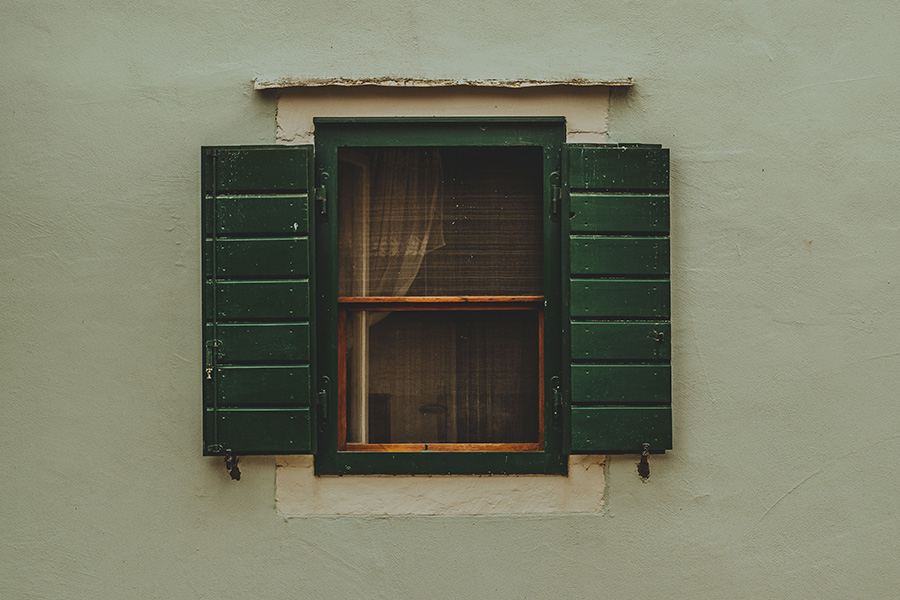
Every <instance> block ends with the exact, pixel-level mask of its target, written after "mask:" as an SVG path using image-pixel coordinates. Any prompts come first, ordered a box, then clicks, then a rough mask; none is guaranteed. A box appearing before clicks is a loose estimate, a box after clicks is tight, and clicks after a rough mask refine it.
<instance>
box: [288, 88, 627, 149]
mask: <svg viewBox="0 0 900 600" xmlns="http://www.w3.org/2000/svg"><path fill="white" fill-rule="evenodd" d="M608 114H609V89H608V88H605V87H564V86H558V87H538V88H522V89H505V88H471V87H459V88H456V87H448V88H439V89H427V88H372V87H369V88H346V87H322V88H290V89H286V90H283V91H280V92H278V106H277V113H276V119H275V124H276V139H277V141H278V143H281V144H311V143H312V142H313V118H314V117H508V116H514V117H560V116H561V117H565V118H566V130H567V132H568V133H567V137H568V141H569V142H577V143H592V142H593V143H602V142H606V141H607V130H608V129H607V124H608V121H607V117H608Z"/></svg>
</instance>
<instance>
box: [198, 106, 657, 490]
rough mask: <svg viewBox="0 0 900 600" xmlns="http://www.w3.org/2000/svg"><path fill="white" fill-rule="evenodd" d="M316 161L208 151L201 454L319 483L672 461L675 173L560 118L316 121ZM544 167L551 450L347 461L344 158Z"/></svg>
mask: <svg viewBox="0 0 900 600" xmlns="http://www.w3.org/2000/svg"><path fill="white" fill-rule="evenodd" d="M314 122H315V145H314V146H238V147H207V148H204V149H203V170H202V192H203V196H202V198H203V223H204V225H203V227H204V242H203V322H204V327H203V329H204V337H203V339H204V348H203V357H204V358H203V364H204V369H203V373H202V376H203V382H204V383H203V391H204V393H203V397H204V403H203V412H204V418H203V429H204V444H203V451H204V453H205V454H207V455H222V454H226V455H227V454H231V455H238V454H240V455H244V454H315V455H316V456H315V472H316V474H319V475H334V474H337V475H346V474H507V473H508V474H525V473H533V474H565V473H566V471H567V455H568V454H637V453H640V452H641V450H642V445H643V444H649V445H650V450H651V452H662V451H665V450H667V449H670V448H671V447H672V426H671V423H672V417H671V372H670V368H669V364H670V347H671V335H670V334H671V329H670V325H669V314H670V309H669V293H670V292H669V218H668V215H669V198H668V185H669V160H668V151H667V150H665V149H662V148H660V147H659V146H653V145H617V144H598V145H576V144H566V143H565V121H564V119H563V118H562V117H545V118H518V117H514V118H357V119H346V118H337V119H335V118H317V119H315V120H314ZM366 146H371V147H385V146H397V147H401V146H405V147H409V146H431V147H450V146H458V147H469V146H473V147H474V146H488V147H496V146H507V147H509V146H528V147H538V148H540V149H541V155H542V173H541V178H542V194H543V207H542V208H543V213H542V214H543V277H544V306H543V309H542V310H543V317H542V318H543V350H542V357H543V390H542V410H543V415H542V426H543V446H542V448H541V449H540V450H529V451H521V452H519V451H502V450H501V451H475V452H470V451H433V450H419V451H410V452H395V451H377V452H375V451H372V452H369V451H360V450H354V451H339V450H338V447H339V446H338V437H339V432H338V419H337V417H338V401H339V399H338V397H337V396H338V394H337V381H338V362H339V361H338V343H337V340H338V314H339V311H338V305H337V254H338V253H337V231H338V230H337V207H336V201H337V198H338V191H337V182H338V176H337V174H338V172H337V168H338V159H337V156H338V149H339V148H341V147H366Z"/></svg>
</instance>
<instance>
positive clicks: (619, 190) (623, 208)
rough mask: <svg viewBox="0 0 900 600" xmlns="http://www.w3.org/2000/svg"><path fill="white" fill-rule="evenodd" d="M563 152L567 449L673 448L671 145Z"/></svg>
mask: <svg viewBox="0 0 900 600" xmlns="http://www.w3.org/2000/svg"><path fill="white" fill-rule="evenodd" d="M566 153H567V156H566V158H567V164H568V175H569V177H568V189H569V209H570V215H571V219H570V220H569V223H568V225H567V226H565V227H566V228H567V229H568V231H566V232H564V239H565V240H566V241H567V242H568V247H567V248H565V249H564V253H563V254H564V258H563V261H564V263H565V268H566V269H567V273H566V274H565V277H566V278H567V279H568V285H569V289H568V290H566V291H567V292H568V302H564V305H567V307H568V314H567V315H566V316H567V319H566V327H567V328H568V331H566V332H565V334H564V335H565V339H564V347H565V350H567V351H568V352H569V356H568V358H569V365H570V370H569V372H568V373H567V374H565V375H564V378H567V379H568V381H565V380H564V385H563V387H564V390H565V392H566V395H567V398H566V400H567V402H566V406H567V408H568V410H567V413H566V414H565V415H564V416H565V424H566V426H567V433H568V435H567V442H568V444H567V446H568V447H567V449H568V450H570V451H571V453H573V454H590V453H593V454H631V453H634V454H638V453H640V452H641V445H642V444H643V443H649V444H650V450H651V452H658V451H662V450H666V449H670V448H671V447H672V406H671V375H670V354H671V353H670V348H671V335H670V323H669V318H670V314H669V151H668V150H666V149H663V148H660V147H658V146H650V145H598V146H585V145H569V146H568V147H567V149H566ZM565 350H564V351H565Z"/></svg>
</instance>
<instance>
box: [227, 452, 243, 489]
mask: <svg viewBox="0 0 900 600" xmlns="http://www.w3.org/2000/svg"><path fill="white" fill-rule="evenodd" d="M239 460H241V458H240V457H239V456H235V455H234V454H232V453H231V450H226V451H225V468H226V469H227V470H228V474H229V475H231V478H232V479H234V480H235V481H240V480H241V470H240V469H238V461H239Z"/></svg>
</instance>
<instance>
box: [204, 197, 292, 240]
mask: <svg viewBox="0 0 900 600" xmlns="http://www.w3.org/2000/svg"><path fill="white" fill-rule="evenodd" d="M307 202H308V199H307V196H306V194H299V195H293V196H258V195H257V196H238V197H235V196H226V197H224V198H222V197H219V198H218V199H217V201H216V234H217V235H221V236H228V235H232V236H233V235H247V234H271V235H300V234H305V233H306V232H308V231H309V227H308V224H307V216H306V215H307Z"/></svg>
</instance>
